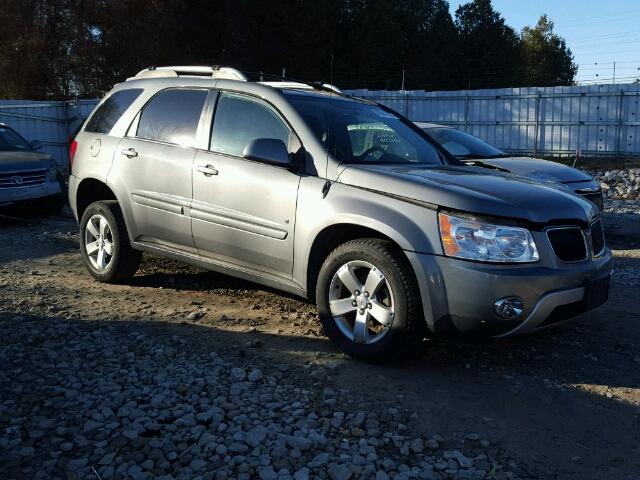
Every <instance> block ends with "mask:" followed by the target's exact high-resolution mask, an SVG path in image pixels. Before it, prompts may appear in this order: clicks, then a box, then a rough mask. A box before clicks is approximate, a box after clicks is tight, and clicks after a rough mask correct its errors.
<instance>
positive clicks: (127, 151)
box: [120, 148, 138, 158]
mask: <svg viewBox="0 0 640 480" xmlns="http://www.w3.org/2000/svg"><path fill="white" fill-rule="evenodd" d="M120 153H121V154H123V155H124V156H125V157H127V158H133V157H137V156H138V152H136V151H135V149H134V148H124V149H122V150H121V151H120Z"/></svg>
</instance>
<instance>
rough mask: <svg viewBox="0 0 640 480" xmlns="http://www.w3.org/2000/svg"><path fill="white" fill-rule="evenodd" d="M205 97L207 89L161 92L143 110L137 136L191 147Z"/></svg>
mask: <svg viewBox="0 0 640 480" xmlns="http://www.w3.org/2000/svg"><path fill="white" fill-rule="evenodd" d="M206 99H207V90H188V89H175V90H165V91H163V92H160V93H159V94H158V95H156V96H155V97H154V98H153V99H152V100H151V101H150V102H149V103H148V104H147V106H146V107H144V110H142V114H141V115H140V122H139V123H138V132H137V134H136V136H137V137H138V138H146V139H149V140H157V141H160V142H167V143H173V144H176V145H181V146H185V147H192V146H193V145H194V142H195V139H196V132H197V130H198V123H200V115H201V113H202V108H203V107H204V103H205V100H206Z"/></svg>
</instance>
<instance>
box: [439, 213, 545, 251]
mask: <svg viewBox="0 0 640 480" xmlns="http://www.w3.org/2000/svg"><path fill="white" fill-rule="evenodd" d="M438 220H439V223H440V238H441V239H442V247H443V248H444V253H445V254H446V255H447V256H449V257H457V258H465V259H468V260H477V261H481V262H503V263H526V262H537V261H538V259H539V258H540V257H539V256H538V249H537V248H536V244H535V242H534V241H533V237H532V236H531V232H529V230H527V229H526V228H520V227H512V226H506V225H494V224H491V223H483V222H478V221H476V220H473V219H468V218H464V217H456V216H453V215H447V214H444V213H439V214H438Z"/></svg>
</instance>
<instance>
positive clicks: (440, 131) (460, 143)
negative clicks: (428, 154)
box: [424, 127, 504, 159]
mask: <svg viewBox="0 0 640 480" xmlns="http://www.w3.org/2000/svg"><path fill="white" fill-rule="evenodd" d="M424 130H425V132H427V133H428V134H429V135H431V136H432V137H433V138H435V140H436V141H437V142H438V143H439V144H440V145H442V146H443V147H444V149H445V150H446V151H447V152H449V153H450V154H451V155H453V156H455V157H457V158H458V159H471V158H495V157H502V156H504V153H503V152H501V151H500V150H498V149H497V148H495V147H493V146H491V145H489V144H488V143H486V142H483V141H482V140H480V139H479V138H476V137H474V136H473V135H469V134H468V133H465V132H463V131H461V130H456V129H455V128H447V127H433V128H425V129H424Z"/></svg>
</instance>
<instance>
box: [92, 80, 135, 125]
mask: <svg viewBox="0 0 640 480" xmlns="http://www.w3.org/2000/svg"><path fill="white" fill-rule="evenodd" d="M141 93H142V89H141V88H132V89H129V90H120V91H119V92H116V93H114V94H113V95H111V96H110V97H109V98H107V99H106V100H105V101H104V102H102V105H100V106H99V107H98V109H97V110H96V111H95V112H94V113H93V115H92V116H91V119H90V120H89V122H88V123H87V126H86V127H85V128H84V129H85V131H86V132H93V133H104V134H108V133H109V132H110V131H111V129H112V128H113V126H114V125H115V124H116V122H117V121H118V120H120V117H121V116H122V114H123V113H124V112H125V111H126V110H127V108H129V107H130V106H131V104H132V103H133V101H134V100H135V99H136V98H138V97H139V96H140V94H141Z"/></svg>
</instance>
